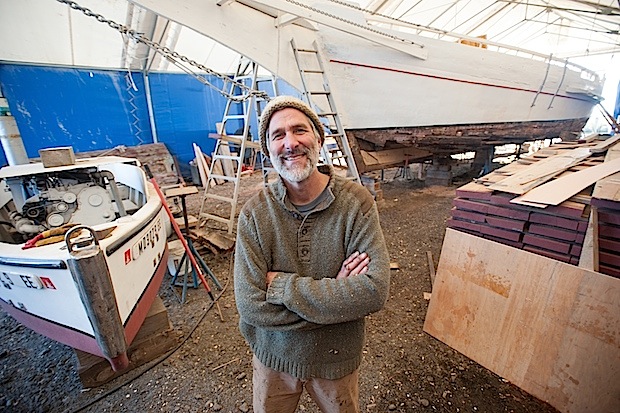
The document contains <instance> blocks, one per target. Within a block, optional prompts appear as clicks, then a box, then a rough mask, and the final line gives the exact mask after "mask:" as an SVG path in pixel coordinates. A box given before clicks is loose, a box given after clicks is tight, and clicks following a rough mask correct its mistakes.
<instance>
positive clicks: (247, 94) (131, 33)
mask: <svg viewBox="0 0 620 413" xmlns="http://www.w3.org/2000/svg"><path fill="white" fill-rule="evenodd" d="M56 1H57V2H59V3H63V4H66V5H68V6H69V7H71V8H72V9H73V10H77V11H81V12H82V13H83V14H84V15H86V16H88V17H93V18H95V19H96V20H97V21H98V22H100V23H105V24H107V25H108V26H110V27H111V28H112V29H114V30H116V31H118V32H119V33H120V34H122V35H125V36H128V37H130V38H132V39H134V40H135V41H137V42H140V43H143V44H145V45H146V46H148V47H150V48H151V49H152V50H154V51H155V52H156V53H159V54H161V55H162V56H163V57H164V58H166V59H168V60H170V61H171V62H172V63H174V64H176V65H177V66H179V67H180V65H179V64H178V62H179V61H181V62H183V63H186V64H188V65H190V66H194V67H196V68H198V69H200V70H202V71H204V72H206V73H207V74H209V75H212V76H215V77H217V78H218V79H220V80H222V81H223V82H224V86H225V85H226V84H232V85H234V86H235V87H238V88H240V89H242V90H243V91H244V94H242V95H232V94H230V93H228V92H226V91H225V90H223V89H220V88H218V87H216V86H215V85H213V84H211V83H209V81H207V79H205V78H203V77H202V76H199V75H196V74H194V77H195V78H196V79H198V80H199V81H200V82H201V83H204V84H205V85H207V86H209V87H211V88H213V89H215V90H217V91H218V92H219V93H221V94H222V95H223V96H225V97H226V98H227V99H230V100H233V101H236V102H243V101H246V100H248V99H250V98H251V97H252V96H256V97H258V98H262V99H266V100H269V99H270V97H269V95H268V94H267V93H266V92H264V91H261V90H253V89H252V88H250V87H249V86H247V85H245V84H243V83H242V82H238V81H236V80H234V79H231V78H230V76H227V75H225V74H222V73H218V72H216V71H215V70H213V69H210V68H208V67H206V66H205V65H203V64H201V63H198V62H196V61H195V60H192V59H190V58H188V57H187V56H183V55H181V54H179V53H178V52H175V51H174V50H171V49H170V48H168V47H166V46H162V45H160V44H159V43H157V42H154V41H152V40H151V39H149V38H147V37H145V36H144V35H143V34H141V33H138V32H137V31H135V30H133V29H130V28H129V27H127V26H125V25H123V24H120V23H116V22H115V21H113V20H109V19H106V18H105V17H104V16H102V15H101V14H98V13H94V12H93V11H91V10H90V9H88V8H86V7H82V6H80V5H79V4H77V3H76V2H75V1H71V0H56ZM231 90H232V89H231Z"/></svg>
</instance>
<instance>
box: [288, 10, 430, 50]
mask: <svg viewBox="0 0 620 413" xmlns="http://www.w3.org/2000/svg"><path fill="white" fill-rule="evenodd" d="M285 1H286V2H287V3H291V4H294V5H296V6H299V7H302V8H304V9H307V10H310V11H313V12H315V13H319V14H322V15H324V16H327V17H331V18H332V19H335V20H339V21H341V22H343V23H347V24H350V25H352V26H355V27H358V28H360V29H364V30H367V31H369V32H372V33H375V34H379V35H381V36H385V37H389V38H390V39H394V40H399V41H401V42H404V43H409V44H412V45H414V46H418V47H421V48H424V45H423V44H419V43H416V42H414V41H412V40H408V39H403V38H402V37H398V36H395V35H393V34H390V33H387V32H384V31H381V30H378V29H375V28H372V27H369V26H366V25H363V24H360V23H356V22H354V21H351V20H347V19H343V18H342V17H339V16H336V15H335V14H331V13H328V12H326V11H323V10H321V9H317V8H316V7H312V6H308V5H306V4H303V3H300V2H298V1H295V0H285ZM329 1H331V2H332V3H336V4H340V5H343V6H348V7H351V8H354V9H357V10H360V11H365V12H369V13H370V11H369V10H365V9H362V8H361V7H359V6H353V5H350V4H347V3H345V2H341V1H337V0H329ZM392 19H393V18H392ZM394 20H395V19H394Z"/></svg>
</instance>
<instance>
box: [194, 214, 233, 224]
mask: <svg viewBox="0 0 620 413" xmlns="http://www.w3.org/2000/svg"><path fill="white" fill-rule="evenodd" d="M200 216H201V217H204V218H208V219H213V220H215V221H219V222H223V223H224V224H228V223H229V222H231V219H230V218H224V217H221V216H219V215H213V214H209V213H206V212H203V213H202V214H200Z"/></svg>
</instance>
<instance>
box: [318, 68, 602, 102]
mask: <svg viewBox="0 0 620 413" xmlns="http://www.w3.org/2000/svg"><path fill="white" fill-rule="evenodd" d="M330 62H332V63H337V64H342V65H349V66H357V67H364V68H367V69H377V70H385V71H389V72H396V73H403V74H407V75H414V76H422V77H428V78H432V79H439V80H448V81H450V82H458V83H468V84H471V85H478V86H487V87H495V88H498V89H508V90H516V91H519V92H528V93H538V94H540V95H549V96H555V97H561V98H565V99H574V100H581V101H583V102H592V101H597V99H594V98H583V97H579V96H567V95H560V94H557V95H556V94H555V93H551V92H540V93H539V92H538V91H537V90H532V89H523V88H519V87H514V86H503V85H494V84H492V83H484V82H474V81H472V80H464V79H455V78H451V77H444V76H437V75H429V74H426V73H417V72H411V71H409V70H402V69H394V68H391V67H382V66H374V65H368V64H365V63H354V62H347V61H344V60H336V59H330Z"/></svg>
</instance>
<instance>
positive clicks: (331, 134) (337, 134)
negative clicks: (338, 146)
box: [325, 133, 342, 139]
mask: <svg viewBox="0 0 620 413" xmlns="http://www.w3.org/2000/svg"><path fill="white" fill-rule="evenodd" d="M325 138H334V139H337V138H342V134H341V133H326V134H325Z"/></svg>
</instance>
